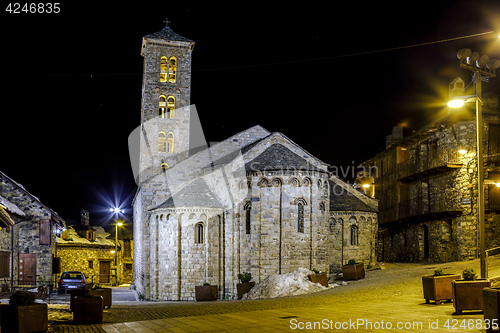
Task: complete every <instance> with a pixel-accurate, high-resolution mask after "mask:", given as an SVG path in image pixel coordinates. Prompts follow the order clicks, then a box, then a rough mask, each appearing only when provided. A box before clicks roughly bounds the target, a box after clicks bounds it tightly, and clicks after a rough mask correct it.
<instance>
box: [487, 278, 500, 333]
mask: <svg viewBox="0 0 500 333" xmlns="http://www.w3.org/2000/svg"><path fill="white" fill-rule="evenodd" d="M483 309H484V310H483V313H484V323H485V324H487V323H489V325H490V329H489V330H487V331H488V332H491V331H493V330H498V328H499V325H500V323H499V319H500V288H484V289H483ZM493 320H494V321H493Z"/></svg>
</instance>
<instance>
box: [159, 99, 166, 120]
mask: <svg viewBox="0 0 500 333" xmlns="http://www.w3.org/2000/svg"><path fill="white" fill-rule="evenodd" d="M158 104H159V105H158V116H159V117H160V118H165V113H166V112H167V99H166V98H165V96H163V95H161V96H160V98H159V103H158Z"/></svg>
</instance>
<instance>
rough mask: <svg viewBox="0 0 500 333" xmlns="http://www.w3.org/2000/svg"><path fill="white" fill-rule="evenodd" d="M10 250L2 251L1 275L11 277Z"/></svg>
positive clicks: (0, 258) (0, 253) (0, 259)
mask: <svg viewBox="0 0 500 333" xmlns="http://www.w3.org/2000/svg"><path fill="white" fill-rule="evenodd" d="M9 267H10V252H6V251H1V252H0V277H9V276H10V274H9Z"/></svg>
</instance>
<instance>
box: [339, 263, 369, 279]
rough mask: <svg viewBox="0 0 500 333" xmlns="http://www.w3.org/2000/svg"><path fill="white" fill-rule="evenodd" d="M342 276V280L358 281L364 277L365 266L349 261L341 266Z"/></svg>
mask: <svg viewBox="0 0 500 333" xmlns="http://www.w3.org/2000/svg"><path fill="white" fill-rule="evenodd" d="M342 275H343V276H344V280H359V279H363V278H364V277H365V265H364V264H363V263H362V262H360V263H356V260H354V259H350V260H349V261H348V262H347V265H343V266H342Z"/></svg>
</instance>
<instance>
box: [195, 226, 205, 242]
mask: <svg viewBox="0 0 500 333" xmlns="http://www.w3.org/2000/svg"><path fill="white" fill-rule="evenodd" d="M195 243H196V244H203V223H201V222H199V223H196V226H195Z"/></svg>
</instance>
